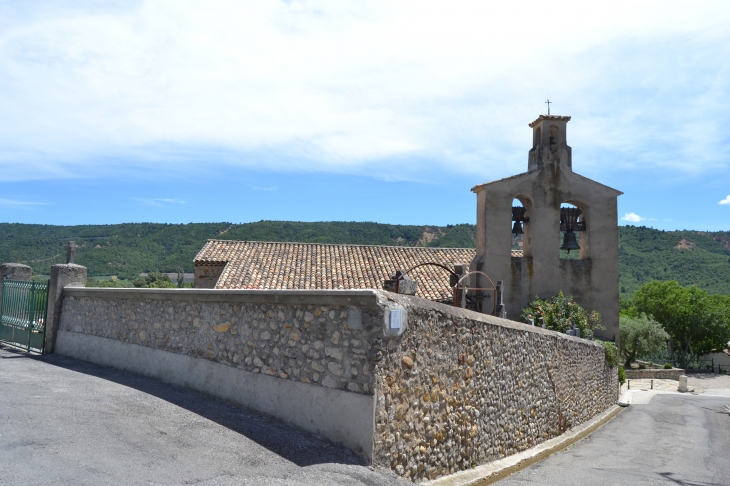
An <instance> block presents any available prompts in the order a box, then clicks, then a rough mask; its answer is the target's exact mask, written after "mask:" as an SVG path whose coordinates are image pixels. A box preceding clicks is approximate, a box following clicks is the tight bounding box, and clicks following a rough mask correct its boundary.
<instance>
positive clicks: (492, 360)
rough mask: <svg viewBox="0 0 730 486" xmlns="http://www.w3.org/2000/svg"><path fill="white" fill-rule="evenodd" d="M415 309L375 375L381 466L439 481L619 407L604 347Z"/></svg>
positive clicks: (434, 308) (441, 310) (458, 313)
mask: <svg viewBox="0 0 730 486" xmlns="http://www.w3.org/2000/svg"><path fill="white" fill-rule="evenodd" d="M398 300H399V301H400V302H403V303H405V302H404V301H405V300H406V299H405V298H402V297H398ZM408 300H410V303H411V305H408V311H409V322H408V326H409V327H408V332H407V333H405V334H404V335H403V336H402V337H401V338H400V339H399V340H395V341H392V342H391V343H390V345H389V346H387V347H386V349H385V350H384V352H383V358H382V360H381V361H380V362H379V363H378V366H377V379H376V397H377V406H376V417H375V420H376V424H375V427H376V430H375V454H374V457H375V461H374V462H375V465H376V466H380V467H388V468H391V469H392V470H394V471H395V472H396V473H397V474H398V475H400V476H402V477H405V478H409V479H411V480H423V479H434V478H436V477H439V476H442V475H445V474H450V473H454V472H457V471H460V470H464V469H469V468H471V467H472V466H475V465H480V464H484V463H486V462H490V461H494V460H497V459H500V458H503V457H505V456H508V455H511V454H514V453H516V452H519V451H523V450H525V449H528V448H530V447H532V446H534V445H537V444H539V443H541V442H544V441H545V440H547V439H550V438H552V437H555V436H557V435H560V434H561V433H563V432H565V431H566V430H567V429H569V428H571V427H573V426H575V425H578V424H580V423H582V422H585V421H586V420H588V419H590V418H591V417H593V416H594V415H596V414H598V413H600V412H603V411H604V410H606V409H607V408H608V407H610V406H611V405H614V404H615V403H616V400H617V395H618V378H617V374H618V373H617V370H616V368H615V367H614V368H611V367H609V365H608V364H607V363H606V361H605V353H604V349H603V347H602V346H601V345H599V344H597V343H594V342H591V341H586V340H583V339H580V338H575V337H570V336H567V335H564V334H558V333H554V332H551V331H545V330H543V329H541V328H535V327H532V326H526V325H523V324H519V323H514V322H512V321H507V320H502V319H497V318H494V317H491V316H481V315H478V314H474V313H472V312H469V311H464V310H462V309H455V308H453V307H446V306H443V305H440V304H430V303H429V304H425V301H422V300H420V299H417V300H418V301H419V302H420V303H421V304H420V305H412V304H414V303H415V300H416V299H408ZM406 305H407V304H406Z"/></svg>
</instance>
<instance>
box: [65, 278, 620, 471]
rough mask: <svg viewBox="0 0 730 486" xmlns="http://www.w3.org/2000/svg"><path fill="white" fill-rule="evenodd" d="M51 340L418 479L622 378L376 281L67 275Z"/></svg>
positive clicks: (547, 420) (583, 414) (471, 457)
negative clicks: (139, 281)
mask: <svg viewBox="0 0 730 486" xmlns="http://www.w3.org/2000/svg"><path fill="white" fill-rule="evenodd" d="M393 309H400V310H402V311H405V312H404V314H403V326H402V328H400V329H390V327H389V318H388V316H389V315H390V314H389V313H390V312H391V310H393ZM120 346H121V347H120ZM59 348H60V352H61V353H62V354H64V353H68V354H69V355H71V356H76V357H79V358H81V359H88V360H90V361H95V362H99V363H100V364H104V365H106V366H118V367H122V368H124V369H129V370H130V371H135V372H141V373H150V375H151V376H155V377H160V378H161V379H166V380H168V381H171V382H174V383H178V384H183V385H184V386H191V387H193V388H197V389H201V390H203V391H206V392H207V393H212V394H214V395H217V396H221V397H223V398H226V399H230V400H233V401H237V402H239V403H241V404H243V405H245V406H249V407H251V408H254V409H256V410H260V411H262V412H265V413H268V414H271V415H273V416H276V417H279V418H281V419H283V420H286V421H288V422H290V423H293V424H295V425H298V426H300V427H303V428H305V429H308V430H312V431H314V432H317V433H321V434H322V435H324V436H325V437H329V438H331V439H332V440H335V441H337V442H340V443H342V444H345V445H346V446H348V447H350V448H352V449H353V450H355V451H356V452H358V453H360V454H361V455H362V456H363V457H364V458H366V459H367V460H368V461H369V462H371V463H373V464H375V465H377V466H379V467H385V468H391V469H392V470H393V471H395V472H396V474H398V475H400V476H402V477H405V478H409V479H411V480H414V481H415V480H421V479H426V478H435V477H438V476H442V475H445V474H449V473H453V472H456V471H459V470H463V469H468V468H471V467H472V466H474V465H478V464H483V463H486V462H489V461H492V460H496V459H499V458H502V457H505V456H508V455H510V454H514V453H515V452H518V451H522V450H524V449H527V448H529V447H532V446H534V445H536V444H539V443H541V442H543V441H545V440H547V439H549V438H552V437H555V436H557V435H559V434H561V433H563V432H564V431H566V430H567V429H569V428H571V427H573V426H575V425H578V424H580V423H582V422H585V421H586V420H588V419H590V418H591V417H593V416H594V415H596V414H598V413H600V412H602V411H604V410H605V409H606V408H608V407H610V406H611V405H613V404H614V403H615V402H616V399H617V391H618V383H617V372H616V368H613V369H611V368H609V367H608V366H607V365H606V362H605V357H604V351H603V347H601V346H600V345H599V344H597V343H594V342H590V341H586V340H583V339H579V338H574V337H570V336H567V335H564V334H558V333H555V332H552V331H546V330H544V329H541V328H536V327H532V326H527V325H524V324H520V323H516V322H512V321H508V320H504V319H499V318H496V317H492V316H487V315H483V314H477V313H474V312H471V311H467V310H464V309H460V308H454V307H450V306H447V305H443V304H436V303H433V302H430V301H426V300H423V299H420V298H417V297H410V296H404V295H396V294H392V293H389V292H385V291H379V290H360V291H306V290H290V291H262V290H248V291H241V290H230V291H229V290H198V289H190V290H180V289H169V290H168V289H164V290H163V289H121V290H120V289H82V288H74V289H71V288H66V289H64V302H63V311H62V315H61V319H60V329H59ZM101 348H104V349H107V350H108V352H107V351H104V350H102V349H101ZM150 350H152V351H150ZM108 356H113V358H108ZM141 360H146V361H145V362H144V363H141ZM158 361H159V362H162V365H159V363H158ZM154 370H156V371H154ZM234 372H235V373H237V374H235V375H231V373H234ZM173 375H175V376H173ZM178 375H179V376H178ZM190 376H194V378H190ZM219 376H225V377H226V378H225V379H222V378H219ZM229 376H230V378H228V377H229ZM216 380H217V381H216ZM212 382H215V383H213V384H212ZM251 397H252V398H251ZM257 397H258V398H257ZM355 436H356V437H355Z"/></svg>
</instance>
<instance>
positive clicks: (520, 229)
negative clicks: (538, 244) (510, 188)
mask: <svg viewBox="0 0 730 486" xmlns="http://www.w3.org/2000/svg"><path fill="white" fill-rule="evenodd" d="M531 212H532V201H531V200H530V198H528V197H527V196H523V195H518V196H517V197H515V198H514V199H513V200H512V248H511V249H512V253H513V254H515V253H516V252H519V253H522V256H532V229H531V227H530V213H531ZM519 253H517V254H519Z"/></svg>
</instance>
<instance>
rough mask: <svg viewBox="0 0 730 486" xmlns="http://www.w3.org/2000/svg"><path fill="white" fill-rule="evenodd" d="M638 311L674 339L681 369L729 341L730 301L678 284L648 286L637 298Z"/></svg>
mask: <svg viewBox="0 0 730 486" xmlns="http://www.w3.org/2000/svg"><path fill="white" fill-rule="evenodd" d="M634 303H635V307H636V310H637V311H638V312H643V313H646V314H647V315H651V316H653V318H654V319H655V320H656V321H658V322H659V323H660V324H662V326H663V327H664V329H665V330H666V331H667V333H668V334H669V336H670V337H671V339H672V342H673V345H674V349H675V352H676V353H677V354H678V358H679V365H680V367H682V368H683V367H685V366H686V365H687V363H688V362H689V360H690V358H691V357H692V356H694V357H698V356H701V355H703V354H706V353H708V352H709V351H710V350H712V349H713V348H720V347H722V346H724V345H725V343H727V341H728V339H730V297H728V296H722V295H709V294H708V293H707V292H705V291H704V290H700V289H698V288H697V287H694V286H692V287H682V286H681V285H680V284H679V283H677V282H675V281H668V282H658V281H654V282H649V283H647V284H645V285H643V286H642V287H641V288H640V289H639V291H638V292H637V293H636V297H635V298H634Z"/></svg>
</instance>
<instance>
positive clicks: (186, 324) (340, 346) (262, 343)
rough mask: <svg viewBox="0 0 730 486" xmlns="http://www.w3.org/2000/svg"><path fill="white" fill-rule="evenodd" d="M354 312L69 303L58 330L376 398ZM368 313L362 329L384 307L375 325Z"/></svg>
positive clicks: (364, 337) (366, 341)
mask: <svg viewBox="0 0 730 486" xmlns="http://www.w3.org/2000/svg"><path fill="white" fill-rule="evenodd" d="M349 310H350V308H348V307H340V306H317V305H277V304H245V303H227V302H186V301H164V300H145V299H105V298H92V297H66V298H65V299H64V303H63V313H62V317H61V322H60V330H62V331H72V332H80V333H85V334H91V335H94V336H100V337H104V338H109V339H114V340H118V341H122V342H126V343H132V344H138V345H140V346H146V347H150V348H157V349H162V350H165V351H170V352H173V353H178V354H185V355H188V356H194V357H199V358H202V359H208V360H211V361H215V362H218V363H222V364H226V365H229V366H234V367H237V368H242V369H244V370H246V371H250V372H254V373H263V374H266V375H271V376H278V377H279V378H283V379H288V380H296V381H300V382H304V383H311V384H314V385H321V386H326V387H330V388H337V389H342V390H348V391H351V392H355V393H364V394H369V395H372V394H373V374H372V365H371V364H369V363H368V353H369V345H370V344H371V343H370V335H369V334H370V333H371V331H368V330H367V327H364V329H350V328H349V327H348V325H347V321H348V312H349ZM362 312H363V318H362V322H363V323H367V322H368V321H369V320H371V321H377V322H381V321H382V310H380V309H379V308H376V309H375V310H374V311H373V312H374V314H375V316H376V317H375V318H374V319H370V318H369V316H368V312H369V311H368V309H363V311H362ZM378 331H380V328H379V327H378V328H377V330H376V331H375V332H378ZM374 342H375V343H376V344H377V342H378V341H377V339H376V340H375V341H374Z"/></svg>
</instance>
